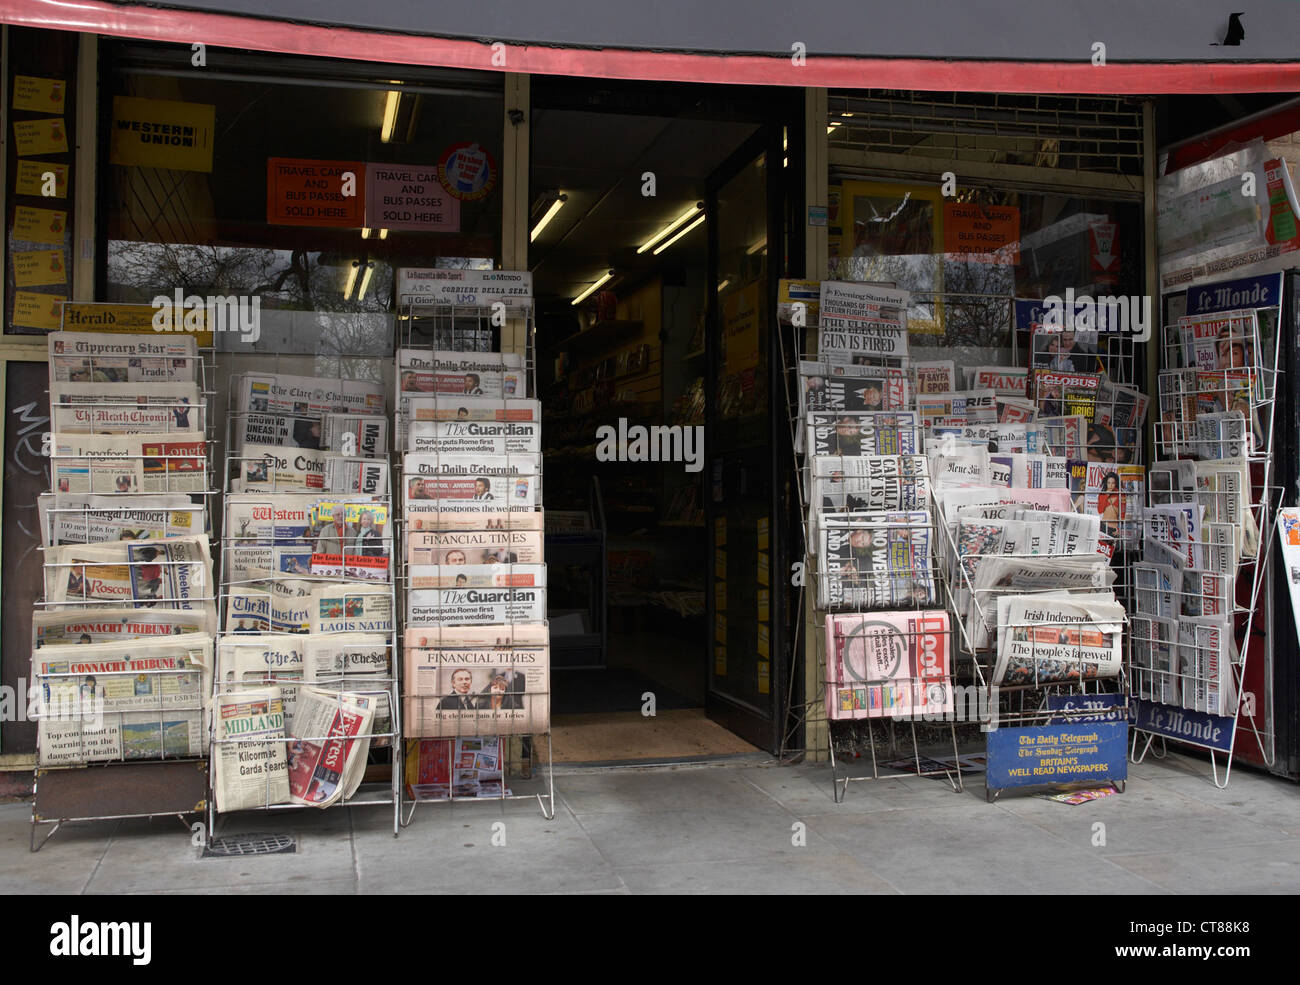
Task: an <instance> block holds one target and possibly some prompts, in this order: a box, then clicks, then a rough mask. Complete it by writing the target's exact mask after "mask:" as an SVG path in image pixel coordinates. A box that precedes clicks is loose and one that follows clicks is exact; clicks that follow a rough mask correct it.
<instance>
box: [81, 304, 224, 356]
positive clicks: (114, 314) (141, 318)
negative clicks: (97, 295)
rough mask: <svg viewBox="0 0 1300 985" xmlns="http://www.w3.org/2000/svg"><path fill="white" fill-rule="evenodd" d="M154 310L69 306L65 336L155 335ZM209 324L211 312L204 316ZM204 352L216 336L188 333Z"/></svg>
mask: <svg viewBox="0 0 1300 985" xmlns="http://www.w3.org/2000/svg"><path fill="white" fill-rule="evenodd" d="M154 313H155V312H154V308H153V306H152V305H148V304H97V303H93V302H89V301H78V302H76V303H74V304H69V305H65V306H64V309H63V330H64V331H65V332H132V333H135V332H139V333H142V334H143V333H146V332H153V331H155V329H154V327H153V317H154ZM201 314H203V316H204V322H203V324H206V323H207V322H206V319H207V312H206V311H204V312H201ZM186 334H188V335H193V336H194V344H195V345H197V346H199V347H200V348H204V347H206V346H210V345H212V332H210V331H201V332H188V333H186Z"/></svg>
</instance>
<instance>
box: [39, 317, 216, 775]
mask: <svg viewBox="0 0 1300 985" xmlns="http://www.w3.org/2000/svg"><path fill="white" fill-rule="evenodd" d="M49 356H50V364H49V373H50V420H51V426H52V434H51V436H50V440H49V454H50V462H51V483H52V488H51V491H50V492H49V493H46V494H43V495H42V496H41V497H40V501H39V504H38V505H39V519H40V527H41V536H42V542H43V545H44V549H45V569H44V598H45V602H44V605H43V607H42V608H41V609H40V610H39V611H38V612H36V613H35V614H34V616H33V620H32V623H33V625H32V675H31V677H32V681H33V687H34V690H35V691H36V701H35V703H34V704H35V707H34V708H33V711H34V713H35V717H37V718H38V720H39V727H38V749H39V755H38V761H39V763H40V765H42V766H65V765H77V764H81V763H89V762H111V761H121V760H140V759H156V758H175V757H191V756H202V755H204V754H205V753H206V752H207V748H208V735H209V721H208V712H209V709H210V697H211V694H212V683H211V682H212V673H213V662H214V654H213V639H214V636H215V634H216V629H217V612H216V601H215V591H214V582H213V575H212V559H211V555H210V551H209V545H208V536H207V529H208V524H207V506H206V499H205V494H206V493H207V492H208V491H209V490H210V488H211V485H212V482H211V471H210V469H209V467H208V447H207V433H206V430H205V428H206V424H207V421H206V411H207V403H206V398H205V396H204V393H203V374H202V373H201V372H200V361H199V356H198V351H197V348H196V346H195V343H194V338H193V337H191V336H185V335H168V336H165V337H164V336H159V335H155V334H153V333H150V334H148V335H131V334H109V333H102V334H101V333H75V332H55V333H53V334H51V335H50V336H49Z"/></svg>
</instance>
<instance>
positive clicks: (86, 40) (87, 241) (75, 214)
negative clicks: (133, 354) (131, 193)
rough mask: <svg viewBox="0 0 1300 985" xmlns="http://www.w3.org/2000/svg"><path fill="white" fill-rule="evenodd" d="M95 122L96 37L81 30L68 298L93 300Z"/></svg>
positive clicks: (96, 115)
mask: <svg viewBox="0 0 1300 985" xmlns="http://www.w3.org/2000/svg"><path fill="white" fill-rule="evenodd" d="M98 123H99V38H98V37H97V36H96V35H94V34H83V35H81V38H80V46H79V49H78V52H77V157H76V162H77V163H76V168H75V170H76V175H75V176H74V177H73V181H74V182H75V183H76V189H75V191H74V192H73V199H72V201H73V211H72V254H73V255H72V256H71V257H70V258H69V260H70V266H71V267H72V300H73V301H93V300H95V182H96V176H97V173H98V169H97V168H96V167H95V152H96V151H97V150H98V146H99V145H98V143H97V137H98Z"/></svg>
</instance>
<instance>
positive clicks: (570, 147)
mask: <svg viewBox="0 0 1300 985" xmlns="http://www.w3.org/2000/svg"><path fill="white" fill-rule="evenodd" d="M533 87H534V88H533V112H532V119H531V139H532V147H531V155H530V160H531V162H532V164H531V175H530V179H531V181H530V196H531V202H532V215H531V223H530V234H531V246H530V252H529V268H530V269H531V270H532V272H533V277H534V289H535V292H536V294H537V311H538V319H537V324H538V329H537V336H538V342H537V355H538V379H539V395H540V397H541V399H542V406H543V447H544V454H545V458H544V462H545V469H546V475H545V487H544V498H545V502H546V513H547V519H546V528H547V538H546V551H547V563H548V577H549V584H550V587H549V616H550V621H551V640H552V667H553V677H552V692H553V699H552V702H553V704H552V709H553V720H554V727H555V757H556V760H557V761H559V762H609V761H657V762H666V761H676V760H683V759H694V758H702V757H708V756H719V755H728V754H736V753H744V752H754V751H756V750H757V749H759V748H761V749H769V750H770V749H774V748H775V747H776V742H775V739H774V736H775V722H776V719H777V715H776V709H775V704H774V697H775V694H776V693H777V687H776V679H777V676H778V675H777V674H774V673H773V672H772V669H771V668H772V666H773V658H774V657H775V654H776V650H775V648H774V647H775V643H774V641H773V640H772V638H771V629H770V627H771V626H772V624H773V617H774V616H775V615H776V613H777V611H778V604H779V603H776V602H775V601H774V600H773V599H772V597H771V581H772V579H771V578H770V571H771V565H772V560H773V552H774V550H775V547H776V540H777V539H778V538H777V537H776V533H775V529H774V526H773V515H774V481H773V476H774V474H775V472H774V469H775V462H776V460H775V454H776V452H775V450H774V448H773V442H772V433H773V422H774V416H773V413H774V412H773V407H774V403H773V401H772V399H771V396H772V394H773V392H775V390H774V387H773V386H772V360H771V359H770V358H769V353H768V349H769V347H770V345H771V344H772V340H771V338H770V332H769V331H768V327H767V326H768V322H769V321H770V320H771V319H770V318H768V317H766V313H765V306H766V305H767V303H768V297H769V295H770V291H771V289H772V288H773V286H774V281H773V280H772V279H771V278H772V276H773V271H774V268H773V266H772V263H773V260H772V257H771V255H770V250H771V246H770V242H769V241H770V240H771V239H778V240H779V239H780V237H772V236H770V235H769V233H770V229H771V228H772V220H773V215H774V214H775V213H776V209H775V208H774V203H775V201H776V197H775V191H776V187H777V186H781V187H783V182H781V181H775V182H774V181H773V180H771V179H770V178H769V172H770V171H771V166H772V164H773V163H780V162H782V161H783V160H784V158H783V156H782V154H781V147H782V138H783V132H784V131H783V127H782V126H781V125H780V124H779V123H778V122H777V121H776V120H775V119H774V118H773V117H772V113H773V112H774V111H773V108H772V105H771V104H769V105H766V106H764V105H763V102H762V100H760V99H755V98H754V94H753V93H752V92H749V93H745V94H736V93H734V92H732V91H730V90H728V89H725V88H707V87H689V86H679V87H678V86H654V87H641V86H632V85H626V86H624V85H617V84H614V85H607V86H603V87H594V86H593V84H592V82H591V80H582V81H581V82H580V83H579V82H578V81H577V80H560V79H539V78H534V80H533Z"/></svg>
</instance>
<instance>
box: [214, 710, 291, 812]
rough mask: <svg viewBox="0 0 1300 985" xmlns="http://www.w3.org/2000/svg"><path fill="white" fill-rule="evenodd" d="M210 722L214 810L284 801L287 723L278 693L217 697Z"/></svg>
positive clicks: (285, 791) (245, 807) (228, 809)
mask: <svg viewBox="0 0 1300 985" xmlns="http://www.w3.org/2000/svg"><path fill="white" fill-rule="evenodd" d="M213 720H214V724H215V728H216V755H215V756H214V757H213V758H214V760H215V762H214V764H213V766H214V769H215V775H214V778H213V789H214V791H215V793H216V797H217V810H218V811H240V810H251V809H254V808H258V807H269V806H270V805H271V804H284V803H287V802H288V801H289V763H288V757H287V754H286V731H285V730H286V728H287V726H288V719H287V716H286V714H285V708H284V700H283V698H282V696H281V693H280V689H279V688H278V687H273V686H272V687H250V688H241V689H238V690H235V691H232V692H230V693H223V694H218V695H217V697H216V707H215V712H214V715H213Z"/></svg>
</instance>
